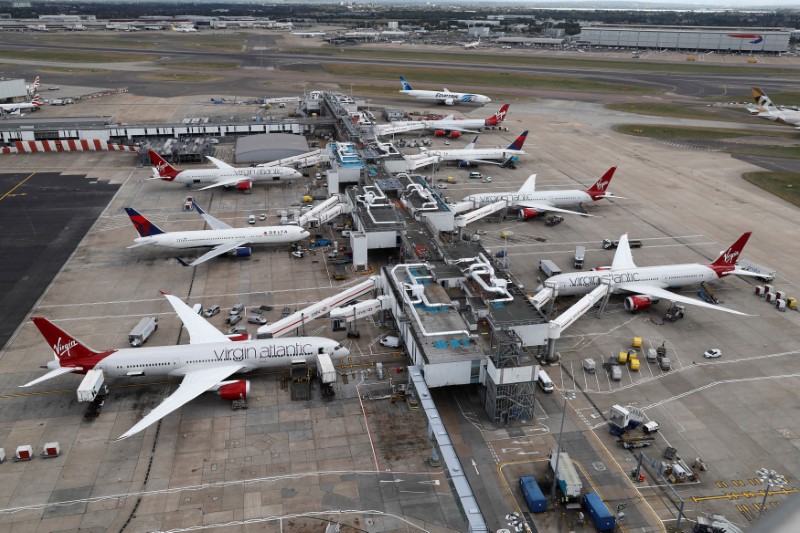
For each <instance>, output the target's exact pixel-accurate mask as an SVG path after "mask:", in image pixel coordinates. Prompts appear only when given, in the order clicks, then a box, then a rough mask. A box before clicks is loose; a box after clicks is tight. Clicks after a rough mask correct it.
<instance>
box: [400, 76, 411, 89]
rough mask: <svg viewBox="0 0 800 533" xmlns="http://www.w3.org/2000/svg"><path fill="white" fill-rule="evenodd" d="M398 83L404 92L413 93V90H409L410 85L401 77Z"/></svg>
mask: <svg viewBox="0 0 800 533" xmlns="http://www.w3.org/2000/svg"><path fill="white" fill-rule="evenodd" d="M400 83H401V84H402V86H403V89H402V90H404V91H413V90H414V89H412V88H411V84H409V83H408V82H407V81H406V79H405V78H404V77H403V76H400Z"/></svg>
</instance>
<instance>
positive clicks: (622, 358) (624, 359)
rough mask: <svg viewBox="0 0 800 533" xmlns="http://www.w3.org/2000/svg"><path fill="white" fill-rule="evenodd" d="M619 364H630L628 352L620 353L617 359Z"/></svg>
mask: <svg viewBox="0 0 800 533" xmlns="http://www.w3.org/2000/svg"><path fill="white" fill-rule="evenodd" d="M617 362H619V364H621V365H624V364H627V363H628V352H619V356H618V359H617Z"/></svg>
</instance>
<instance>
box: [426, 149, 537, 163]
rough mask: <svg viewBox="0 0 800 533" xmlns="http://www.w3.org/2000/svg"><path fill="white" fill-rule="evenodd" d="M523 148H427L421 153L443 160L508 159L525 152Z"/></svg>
mask: <svg viewBox="0 0 800 533" xmlns="http://www.w3.org/2000/svg"><path fill="white" fill-rule="evenodd" d="M524 153H525V152H524V151H522V150H509V149H507V148H483V149H481V148H477V149H475V150H425V151H422V152H420V154H425V155H426V156H437V157H439V158H441V160H442V161H462V160H463V161H470V160H473V159H497V160H501V159H508V158H509V157H512V156H515V155H520V154H524Z"/></svg>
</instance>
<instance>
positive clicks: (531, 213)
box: [517, 209, 539, 220]
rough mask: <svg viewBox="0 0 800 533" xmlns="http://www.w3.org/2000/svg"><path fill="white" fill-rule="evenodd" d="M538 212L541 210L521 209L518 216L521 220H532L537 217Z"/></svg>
mask: <svg viewBox="0 0 800 533" xmlns="http://www.w3.org/2000/svg"><path fill="white" fill-rule="evenodd" d="M538 214H539V212H538V211H537V210H536V209H520V210H519V213H518V214H517V216H518V217H519V219H520V220H530V219H532V218H535V217H536V215H538Z"/></svg>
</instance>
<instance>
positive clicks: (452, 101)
mask: <svg viewBox="0 0 800 533" xmlns="http://www.w3.org/2000/svg"><path fill="white" fill-rule="evenodd" d="M444 103H445V105H453V104H455V103H456V101H455V98H445V100H444Z"/></svg>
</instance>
